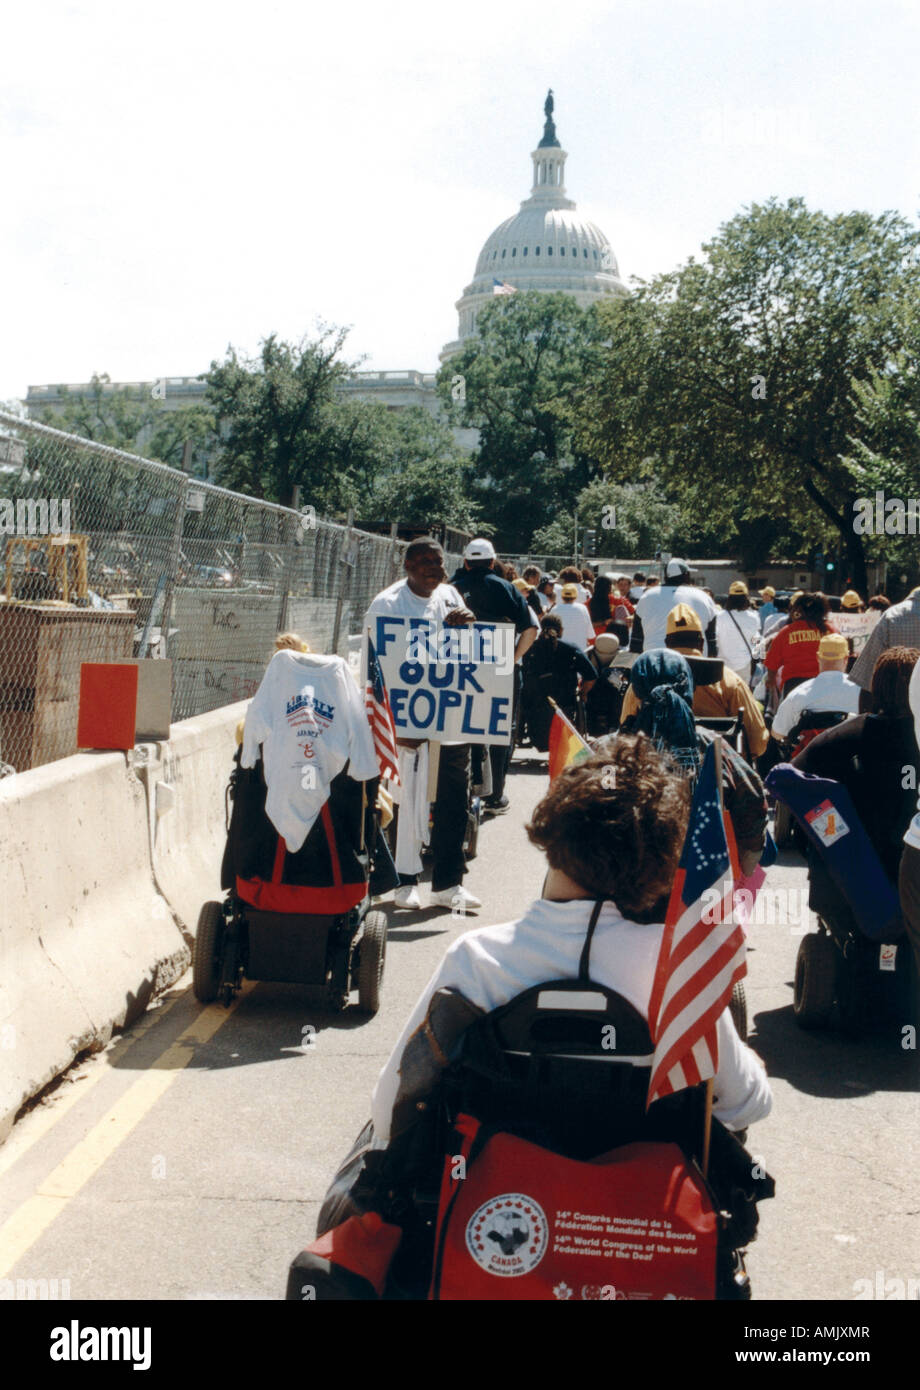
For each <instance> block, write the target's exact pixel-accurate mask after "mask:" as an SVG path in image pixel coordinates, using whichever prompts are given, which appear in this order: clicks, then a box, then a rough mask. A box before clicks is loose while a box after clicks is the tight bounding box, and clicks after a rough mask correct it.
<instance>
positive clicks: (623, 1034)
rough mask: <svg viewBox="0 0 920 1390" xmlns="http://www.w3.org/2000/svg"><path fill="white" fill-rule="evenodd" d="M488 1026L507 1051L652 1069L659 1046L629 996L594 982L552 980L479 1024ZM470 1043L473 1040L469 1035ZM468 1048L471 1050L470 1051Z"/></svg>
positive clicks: (494, 1037)
mask: <svg viewBox="0 0 920 1390" xmlns="http://www.w3.org/2000/svg"><path fill="white" fill-rule="evenodd" d="M479 1028H487V1029H488V1030H489V1032H490V1034H491V1037H492V1039H493V1040H494V1042H495V1043H497V1045H498V1046H499V1047H500V1048H501V1050H502V1051H503V1052H507V1053H511V1054H513V1055H516V1056H532V1057H541V1058H546V1057H564V1058H567V1059H574V1058H581V1059H585V1060H589V1059H593V1060H596V1061H601V1062H607V1063H614V1064H619V1065H621V1066H630V1067H638V1068H643V1069H648V1068H650V1067H651V1062H652V1054H653V1052H654V1048H653V1045H652V1039H651V1035H650V1033H649V1029H648V1023H647V1022H646V1020H645V1019H644V1018H643V1017H642V1015H641V1014H640V1013H639V1012H638V1010H637V1009H635V1008H634V1007H633V1006H632V1004H630V1003H629V1001H628V1000H627V999H624V998H623V996H622V995H621V994H617V993H616V991H615V990H612V989H607V988H606V987H605V986H603V985H599V984H595V983H594V981H584V980H547V981H545V982H544V983H543V984H539V985H533V986H532V987H531V988H530V989H527V990H524V991H523V993H521V994H518V995H517V996H516V997H515V998H514V999H512V1000H510V1001H509V1003H507V1004H505V1005H503V1006H502V1007H501V1008H499V1009H496V1010H494V1012H492V1013H491V1014H488V1015H486V1017H485V1018H484V1019H482V1020H480V1021H479V1022H478V1023H476V1024H473V1026H472V1028H471V1029H470V1030H469V1033H475V1032H476V1030H477V1029H479ZM465 1037H466V1041H467V1046H469V1045H470V1044H471V1043H472V1042H473V1039H472V1038H471V1037H470V1036H469V1034H467V1035H465ZM464 1050H466V1049H464Z"/></svg>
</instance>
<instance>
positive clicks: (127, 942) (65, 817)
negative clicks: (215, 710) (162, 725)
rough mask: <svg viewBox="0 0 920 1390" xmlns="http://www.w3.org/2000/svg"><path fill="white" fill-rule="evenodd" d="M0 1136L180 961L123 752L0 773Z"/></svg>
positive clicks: (180, 967) (181, 947) (182, 947)
mask: <svg viewBox="0 0 920 1390" xmlns="http://www.w3.org/2000/svg"><path fill="white" fill-rule="evenodd" d="M0 873H2V890H0V1135H2V1134H3V1133H4V1132H5V1129H7V1128H8V1127H9V1125H10V1124H11V1123H12V1121H13V1118H14V1116H15V1114H16V1111H17V1110H18V1109H19V1107H20V1106H21V1105H22V1104H23V1103H24V1102H25V1101H26V1100H28V1099H29V1098H30V1097H31V1096H33V1095H35V1094H36V1092H38V1091H39V1090H41V1089H42V1087H43V1086H45V1085H46V1084H47V1083H48V1082H49V1081H50V1080H52V1079H53V1078H54V1077H55V1076H56V1075H57V1074H58V1073H59V1072H60V1071H62V1070H63V1069H64V1068H65V1067H67V1066H69V1064H70V1063H71V1062H72V1061H73V1059H74V1057H76V1056H77V1054H78V1053H80V1052H82V1051H83V1050H85V1049H86V1048H98V1047H101V1046H104V1044H105V1043H106V1042H107V1041H108V1039H109V1037H110V1036H111V1033H112V1030H113V1029H114V1028H119V1027H123V1026H125V1024H127V1023H129V1022H130V1021H131V1019H132V1018H134V1017H136V1015H137V1014H139V1013H141V1012H142V1011H143V1009H144V1008H145V1007H146V1005H147V1003H148V1001H149V1000H150V999H151V998H152V997H153V996H154V995H155V994H156V993H157V992H158V991H160V990H162V989H164V988H166V987H167V986H168V985H170V984H171V983H172V982H173V981H174V980H175V979H176V978H177V977H178V976H179V975H181V974H182V973H183V971H184V970H185V968H186V966H187V964H188V960H189V952H188V947H187V945H186V944H185V942H184V941H183V939H182V936H181V933H180V932H179V931H178V929H177V927H176V924H175V922H174V920H173V917H172V914H171V913H170V912H169V910H168V908H167V906H166V904H165V903H164V901H163V900H162V898H161V897H160V895H159V894H158V893H157V892H156V891H155V888H154V883H153V876H152V874H151V869H150V853H149V833H148V815H147V798H146V796H145V793H144V788H143V787H142V785H141V783H140V782H139V781H138V779H137V778H136V777H135V776H134V774H133V773H132V772H131V771H130V769H129V768H128V767H127V766H126V759H125V755H124V754H123V753H78V754H76V755H75V756H73V757H70V758H62V759H60V760H59V761H58V762H54V763H48V764H47V765H46V766H45V767H40V768H33V769H31V770H30V771H28V772H22V773H19V774H18V775H17V776H16V777H9V778H5V779H4V780H3V781H2V782H0Z"/></svg>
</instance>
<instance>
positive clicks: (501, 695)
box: [370, 613, 515, 745]
mask: <svg viewBox="0 0 920 1390" xmlns="http://www.w3.org/2000/svg"><path fill="white" fill-rule="evenodd" d="M370 637H371V641H372V642H373V643H374V648H375V650H376V652H377V657H378V659H379V661H380V666H381V668H382V670H383V679H384V681H385V683H386V688H387V694H388V696H389V700H390V709H391V711H392V713H393V724H394V726H395V729H396V737H397V738H417V739H431V740H432V741H434V742H438V743H489V744H505V745H507V744H509V743H510V742H511V707H512V699H513V694H514V643H515V632H514V628H513V626H511V625H510V624H504V623H470V625H469V626H467V627H439V626H438V625H437V624H436V623H431V622H429V621H428V620H427V619H425V618H408V617H399V616H395V615H391V614H389V613H387V614H378V615H377V616H375V617H373V618H372V619H371V621H370Z"/></svg>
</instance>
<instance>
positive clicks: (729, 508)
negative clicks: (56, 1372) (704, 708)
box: [567, 199, 920, 583]
mask: <svg viewBox="0 0 920 1390" xmlns="http://www.w3.org/2000/svg"><path fill="white" fill-rule="evenodd" d="M918 245H920V234H918V233H917V232H916V231H913V230H912V229H910V228H909V227H908V225H907V224H906V222H905V221H904V220H903V219H902V218H900V217H898V216H896V215H895V214H892V213H885V214H883V215H882V216H880V217H871V216H870V215H869V214H868V213H861V212H854V213H849V214H846V215H841V216H837V217H828V216H827V215H825V214H824V213H819V212H814V213H813V212H809V211H808V209H807V208H806V207H805V205H804V203H803V202H802V201H801V200H800V199H792V200H790V201H789V202H788V203H786V204H784V205H783V204H779V203H777V202H776V201H773V200H771V201H770V202H768V203H766V204H764V205H762V206H758V205H755V206H753V207H752V208H750V209H749V210H748V211H746V212H744V213H742V214H739V215H738V216H737V217H735V218H733V219H732V220H731V221H730V222H728V223H727V224H725V225H724V226H723V227H722V228H721V229H720V231H719V234H718V236H717V237H716V238H714V240H713V241H711V242H710V243H709V244H708V245H706V246H705V247H704V248H703V250H704V253H705V260H704V261H703V262H701V263H698V262H696V261H694V260H691V261H689V262H688V263H687V264H686V265H685V266H683V267H681V268H679V269H678V270H676V271H674V272H672V273H670V274H668V275H661V276H658V277H656V278H655V279H654V280H652V281H651V282H650V283H648V284H643V285H641V286H640V287H639V289H638V291H637V292H636V294H635V295H634V296H633V297H631V298H630V299H629V300H625V301H623V300H619V301H611V302H610V303H609V304H606V305H604V306H603V307H602V308H601V309H600V310H599V315H600V317H601V319H602V321H603V323H604V324H605V326H606V336H607V340H608V344H609V345H608V346H607V347H606V348H605V349H604V350H603V351H602V352H601V353H599V354H595V355H594V356H593V357H592V358H591V359H590V361H589V364H588V366H589V370H588V373H587V376H586V379H585V382H584V383H583V385H582V386H581V388H580V389H579V390H578V391H577V392H576V393H575V397H574V399H573V400H572V401H571V402H570V403H569V406H568V410H567V414H568V418H569V419H570V420H571V422H572V424H573V428H574V430H575V436H576V440H577V442H578V444H579V446H580V447H581V449H582V450H583V451H584V452H585V453H587V454H592V455H594V456H595V457H597V458H598V459H599V460H600V461H601V463H602V464H603V466H604V468H605V470H606V471H608V472H609V474H610V475H611V476H612V477H614V478H616V479H618V480H622V481H627V480H631V481H633V480H636V479H637V478H640V479H641V478H643V477H648V476H649V475H650V473H651V472H652V471H654V472H655V473H656V474H657V475H658V477H659V478H661V479H662V481H663V482H664V484H665V486H666V488H667V492H668V496H669V497H670V498H673V499H674V500H675V501H677V502H679V503H680V504H681V506H682V509H683V511H684V513H685V514H686V515H691V516H694V515H695V516H699V517H704V518H706V520H707V524H708V525H709V526H715V527H717V528H718V529H719V530H720V531H721V534H722V537H723V541H722V546H723V549H724V548H725V547H726V546H729V547H733V546H737V545H739V544H741V543H742V533H741V530H740V529H739V527H740V526H741V524H742V523H747V524H748V534H747V544H748V545H749V546H750V543H751V532H752V529H753V528H755V527H756V526H757V524H758V523H759V522H760V520H761V519H763V518H764V517H770V516H776V517H778V518H782V519H788V525H786V526H781V527H780V528H779V529H776V528H775V527H774V528H773V530H772V535H769V536H768V540H769V544H770V545H771V546H772V547H773V548H774V553H776V552H775V547H776V546H777V545H780V546H784V547H785V546H786V545H790V544H794V543H798V542H800V541H801V539H802V537H803V533H804V535H805V538H806V539H808V538H811V539H814V540H816V541H819V540H822V539H823V538H824V537H825V536H826V535H828V534H829V533H836V536H837V542H838V544H840V543H841V542H842V544H843V545H844V546H845V547H846V550H847V554H848V558H849V562H850V565H851V568H852V571H853V577H854V579H855V580H856V581H857V583H859V581H860V579H861V580H862V581H863V582H864V577H865V570H864V556H863V550H862V544H861V539H860V538H859V537H858V536H856V535H855V534H854V532H853V529H852V501H853V499H854V498H855V496H856V495H857V493H856V492H855V491H854V485H855V483H856V479H855V477H854V474H853V471H852V468H851V467H850V465H849V464H848V463H847V462H846V458H845V455H846V453H847V452H848V450H849V447H850V437H851V436H852V435H853V433H854V431H856V430H858V423H859V422H858V418H857V399H856V396H855V394H854V382H860V381H867V380H869V379H870V377H871V375H872V372H873V371H878V370H881V369H882V368H883V367H884V365H885V364H886V363H887V362H888V361H889V360H890V359H891V357H892V355H893V354H895V353H896V352H897V351H898V349H899V347H900V345H901V338H902V332H903V315H902V305H903V303H904V301H905V300H906V299H910V300H913V301H916V298H917V295H918V286H920V268H918V266H917V264H916V263H915V261H916V256H915V249H916V247H917V246H918Z"/></svg>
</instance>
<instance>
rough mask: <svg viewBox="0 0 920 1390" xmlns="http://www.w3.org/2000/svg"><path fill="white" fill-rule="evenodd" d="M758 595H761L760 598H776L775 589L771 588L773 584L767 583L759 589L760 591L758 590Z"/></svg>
mask: <svg viewBox="0 0 920 1390" xmlns="http://www.w3.org/2000/svg"><path fill="white" fill-rule="evenodd" d="M760 597H761V598H776V590H775V589H774V588H773V585H772V584H768V585H767V587H766V588H765V589H761V591H760Z"/></svg>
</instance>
